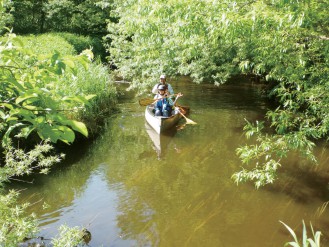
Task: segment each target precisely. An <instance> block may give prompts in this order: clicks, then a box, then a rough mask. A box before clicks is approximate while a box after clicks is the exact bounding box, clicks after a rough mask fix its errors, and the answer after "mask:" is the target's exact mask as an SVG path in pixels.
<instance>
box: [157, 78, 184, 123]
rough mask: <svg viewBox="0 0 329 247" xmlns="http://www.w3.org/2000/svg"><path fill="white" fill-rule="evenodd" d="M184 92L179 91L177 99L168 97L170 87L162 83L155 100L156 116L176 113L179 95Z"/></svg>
mask: <svg viewBox="0 0 329 247" xmlns="http://www.w3.org/2000/svg"><path fill="white" fill-rule="evenodd" d="M181 96H183V94H181V93H178V94H177V96H176V99H175V101H173V100H172V99H171V98H170V97H168V88H167V85H162V84H160V85H159V87H158V94H157V95H156V96H155V97H154V99H155V100H156V101H155V102H154V110H155V114H154V115H155V116H163V117H170V116H171V115H172V114H175V111H174V110H175V104H176V101H177V100H178V99H179V97H181Z"/></svg>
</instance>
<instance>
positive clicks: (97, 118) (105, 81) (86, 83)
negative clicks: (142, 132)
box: [59, 62, 117, 134]
mask: <svg viewBox="0 0 329 247" xmlns="http://www.w3.org/2000/svg"><path fill="white" fill-rule="evenodd" d="M59 84H60V87H61V88H62V91H63V93H64V94H67V95H81V94H92V95H96V96H95V97H94V98H93V99H91V100H90V102H89V104H88V105H87V106H86V107H85V109H83V110H82V111H76V112H72V113H71V117H72V118H75V119H79V120H80V121H83V122H85V123H88V129H89V132H90V133H92V134H95V133H97V132H98V131H99V130H100V128H101V127H102V123H103V122H104V120H105V119H106V117H107V116H109V115H110V114H111V113H113V112H115V111H116V103H117V91H116V87H115V85H114V80H113V79H112V78H111V77H110V75H109V72H108V69H107V67H105V66H103V65H102V64H101V63H98V62H95V63H92V64H90V66H89V67H88V69H87V70H85V69H84V68H83V67H82V66H78V67H77V74H76V76H75V77H72V76H70V75H69V74H66V75H64V76H63V77H62V78H61V80H60V82H59Z"/></svg>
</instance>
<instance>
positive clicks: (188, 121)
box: [178, 106, 197, 124]
mask: <svg viewBox="0 0 329 247" xmlns="http://www.w3.org/2000/svg"><path fill="white" fill-rule="evenodd" d="M178 108H179V109H178V112H179V114H180V115H182V116H183V117H184V118H185V120H186V124H197V123H196V122H194V121H193V120H191V119H189V118H187V117H186V116H185V115H184V114H183V113H182V112H181V110H180V109H183V108H182V107H181V106H178ZM183 110H184V109H183Z"/></svg>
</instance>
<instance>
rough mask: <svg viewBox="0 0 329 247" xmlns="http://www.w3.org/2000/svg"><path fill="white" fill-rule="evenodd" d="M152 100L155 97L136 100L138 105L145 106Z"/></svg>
mask: <svg viewBox="0 0 329 247" xmlns="http://www.w3.org/2000/svg"><path fill="white" fill-rule="evenodd" d="M154 101H155V99H150V98H145V99H140V100H139V101H138V102H139V105H141V106H147V105H150V104H152V103H153V102H154Z"/></svg>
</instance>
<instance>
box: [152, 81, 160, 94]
mask: <svg viewBox="0 0 329 247" xmlns="http://www.w3.org/2000/svg"><path fill="white" fill-rule="evenodd" d="M158 86H159V83H158V84H155V85H154V87H153V89H152V93H153V94H157V93H158Z"/></svg>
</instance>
